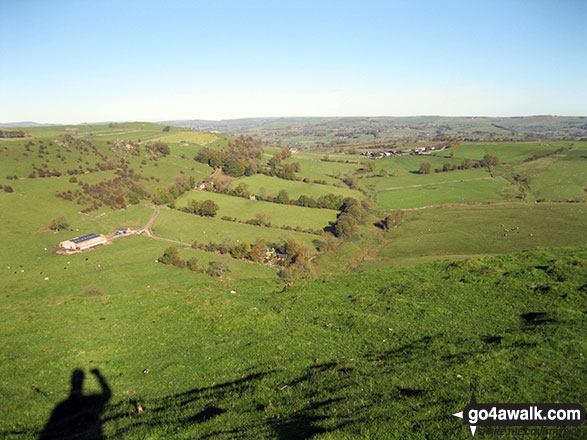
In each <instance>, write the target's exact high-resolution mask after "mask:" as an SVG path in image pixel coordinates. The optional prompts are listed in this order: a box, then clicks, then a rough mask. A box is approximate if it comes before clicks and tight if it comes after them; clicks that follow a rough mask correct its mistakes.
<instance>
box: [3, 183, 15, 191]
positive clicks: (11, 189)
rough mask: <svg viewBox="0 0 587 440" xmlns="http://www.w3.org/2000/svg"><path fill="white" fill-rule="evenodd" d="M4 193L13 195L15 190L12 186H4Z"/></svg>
mask: <svg viewBox="0 0 587 440" xmlns="http://www.w3.org/2000/svg"><path fill="white" fill-rule="evenodd" d="M4 191H5V192H7V193H12V192H14V189H13V188H12V187H11V186H9V185H5V186H4Z"/></svg>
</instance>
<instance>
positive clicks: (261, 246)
mask: <svg viewBox="0 0 587 440" xmlns="http://www.w3.org/2000/svg"><path fill="white" fill-rule="evenodd" d="M266 248H267V243H266V242H265V240H263V239H262V238H257V241H255V245H254V246H253V247H252V248H251V251H250V252H249V258H250V259H251V260H253V261H255V262H256V263H262V262H263V257H264V255H265V249H266Z"/></svg>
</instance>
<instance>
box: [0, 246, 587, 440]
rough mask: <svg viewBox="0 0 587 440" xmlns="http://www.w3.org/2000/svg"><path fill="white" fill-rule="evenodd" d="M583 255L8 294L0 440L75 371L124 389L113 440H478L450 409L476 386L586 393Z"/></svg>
mask: <svg viewBox="0 0 587 440" xmlns="http://www.w3.org/2000/svg"><path fill="white" fill-rule="evenodd" d="M112 247H114V246H112ZM586 258H587V254H586V251H585V248H583V249H575V250H564V251H551V252H538V253H525V254H521V255H516V256H510V257H500V258H493V259H490V260H470V261H466V262H462V263H442V264H434V265H423V266H419V267H418V268H413V269H409V270H397V269H392V270H389V269H388V270H383V271H377V272H370V273H359V274H347V275H342V276H333V277H329V278H323V279H318V280H315V281H307V282H300V283H296V284H295V285H293V286H289V287H286V286H283V285H282V284H281V283H278V282H276V281H262V280H243V281H236V282H223V283H218V282H212V281H206V280H200V278H199V277H198V276H197V275H195V276H193V282H192V283H191V284H188V283H184V282H182V281H181V280H178V281H177V283H176V285H175V286H169V287H166V288H161V287H158V286H157V284H156V283H153V286H151V288H147V287H146V285H143V284H146V283H147V282H149V283H150V282H151V281H150V280H151V279H152V277H153V276H155V274H150V273H149V274H144V277H145V278H144V280H145V282H144V283H143V284H141V285H140V286H139V285H136V286H134V287H131V288H129V289H128V290H124V291H121V292H119V293H115V294H110V293H108V295H102V296H85V295H82V294H80V293H74V292H62V291H60V290H58V289H54V290H31V291H28V292H26V293H25V294H22V295H19V299H18V300H16V298H14V297H13V296H11V295H9V296H2V297H1V298H0V310H2V315H3V317H4V324H3V337H2V339H1V340H0V347H1V349H2V353H3V355H4V359H5V360H4V362H2V363H1V364H0V373H1V374H0V377H1V379H0V386H1V389H2V399H0V409H1V410H2V413H3V417H2V419H1V420H0V433H2V435H3V437H4V438H7V439H29V438H36V437H37V436H38V435H39V433H40V432H41V431H42V430H43V426H44V424H45V423H46V421H47V419H48V418H49V415H50V414H51V411H52V410H53V409H54V408H55V407H56V405H57V404H58V403H59V402H61V401H63V400H65V399H66V398H67V396H68V393H69V389H70V384H69V381H70V377H71V374H72V372H73V370H74V369H76V368H82V369H84V370H85V371H86V375H87V379H86V385H85V387H86V393H90V392H94V393H99V392H100V387H99V385H98V383H97V381H96V380H95V379H94V378H93V377H92V374H90V372H89V370H90V369H91V368H98V369H99V370H100V372H101V374H102V375H103V377H104V380H105V381H107V383H108V384H109V387H110V388H111V390H112V396H111V397H110V399H109V400H108V402H106V403H107V405H106V407H105V409H104V414H103V423H102V427H101V428H102V430H103V432H104V434H105V435H106V436H107V438H123V439H135V438H170V439H180V438H184V439H185V438H220V439H230V438H235V436H239V437H241V438H256V439H265V438H267V439H283V438H299V436H298V437H295V436H296V435H298V434H297V433H299V432H303V433H304V435H305V436H307V435H310V434H311V435H314V436H316V438H324V439H330V438H337V439H338V438H373V439H405V438H411V439H445V438H448V437H450V436H453V435H455V432H456V433H457V434H458V436H459V437H463V438H465V437H466V436H469V435H470V433H469V432H468V427H466V426H465V425H463V423H462V421H461V420H458V419H456V418H454V417H451V416H450V414H452V413H454V412H457V411H460V410H461V409H462V408H463V407H464V406H465V405H466V404H467V403H468V401H469V398H470V391H469V383H471V382H475V383H476V384H477V399H478V400H479V401H481V402H494V401H498V402H520V401H522V402H523V401H529V402H550V401H563V402H567V401H568V402H572V401H576V400H577V399H578V398H579V397H578V396H579V394H580V390H581V389H584V388H585V386H586V385H587V384H586V381H585V377H586V375H585V367H584V362H583V360H582V359H583V358H582V353H584V352H585V349H586V348H587V347H586V345H585V340H584V338H583V337H582V336H583V333H584V319H583V317H582V312H581V308H582V306H583V303H584V298H583V296H582V295H581V294H580V293H579V288H580V287H581V285H582V284H583V283H584V280H585V276H587V273H585V266H584V263H583V265H581V262H585V261H586ZM124 267H126V266H124ZM152 268H153V269H156V270H160V271H168V273H169V276H170V277H175V276H178V272H179V273H182V271H177V270H174V269H172V268H166V267H162V266H161V265H156V264H153V266H152ZM561 271H563V272H561ZM119 272H120V273H122V272H123V271H119ZM562 275H564V276H562ZM94 278H95V277H94ZM108 286H110V284H108ZM230 290H234V291H235V292H236V293H235V294H230ZM105 292H110V290H109V287H108V288H106V290H105ZM529 371H532V374H528V372H529ZM139 406H140V408H141V410H142V412H141V413H139V412H138V411H137V408H138V407H139ZM85 410H86V411H89V412H91V411H93V410H94V407H93V406H92V405H91V403H88V405H87V406H86V407H85ZM96 411H99V409H96ZM74 421H75V420H72V422H74ZM431 421H434V423H431ZM70 429H71V427H70ZM85 429H91V426H87V425H82V428H81V430H80V431H78V435H83V433H84V432H85V431H84V430H85ZM480 432H482V431H480Z"/></svg>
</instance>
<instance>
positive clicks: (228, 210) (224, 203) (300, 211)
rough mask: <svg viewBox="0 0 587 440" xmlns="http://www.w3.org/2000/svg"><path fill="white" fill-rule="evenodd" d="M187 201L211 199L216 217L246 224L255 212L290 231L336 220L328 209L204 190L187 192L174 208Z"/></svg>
mask: <svg viewBox="0 0 587 440" xmlns="http://www.w3.org/2000/svg"><path fill="white" fill-rule="evenodd" d="M191 200H200V201H203V200H213V201H214V202H215V203H216V204H217V205H218V206H219V208H220V209H219V210H218V214H217V217H224V216H228V217H233V218H236V219H238V220H242V221H246V220H251V219H254V218H255V215H257V214H259V213H264V214H267V215H268V216H269V218H270V219H271V223H272V224H273V225H276V226H291V227H294V228H295V227H296V226H299V227H301V228H303V229H315V230H320V229H323V228H324V227H326V226H328V225H329V223H330V222H334V221H336V215H337V213H338V212H337V211H332V210H330V209H316V208H305V207H303V206H293V205H281V204H277V203H269V202H263V201H259V200H248V199H244V198H241V197H232V196H228V195H225V194H217V193H213V192H208V191H190V192H187V193H185V194H184V195H183V196H181V197H179V198H178V199H177V202H176V206H177V207H178V208H182V207H184V206H187V205H188V203H189V202H190V201H191Z"/></svg>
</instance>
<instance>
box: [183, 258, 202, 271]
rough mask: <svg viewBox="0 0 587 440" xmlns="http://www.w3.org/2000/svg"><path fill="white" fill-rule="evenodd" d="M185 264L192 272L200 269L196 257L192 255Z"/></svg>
mask: <svg viewBox="0 0 587 440" xmlns="http://www.w3.org/2000/svg"><path fill="white" fill-rule="evenodd" d="M186 266H187V268H188V269H189V270H191V271H192V272H199V271H200V267H199V266H198V259H197V258H196V257H192V258H190V259H189V260H188V261H186Z"/></svg>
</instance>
